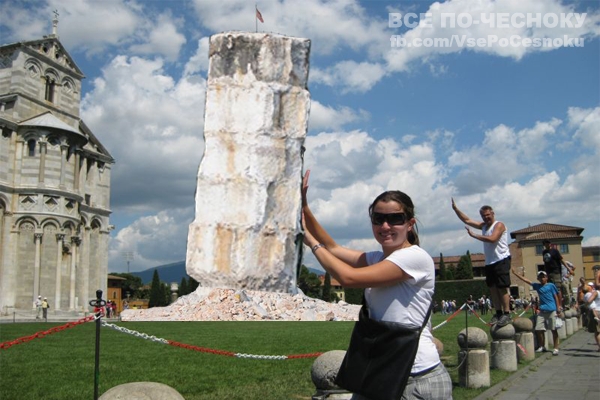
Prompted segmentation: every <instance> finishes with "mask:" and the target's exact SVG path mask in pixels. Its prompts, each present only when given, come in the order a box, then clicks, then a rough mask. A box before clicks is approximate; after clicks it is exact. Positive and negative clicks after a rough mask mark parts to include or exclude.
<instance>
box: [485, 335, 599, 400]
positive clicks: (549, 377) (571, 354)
mask: <svg viewBox="0 0 600 400" xmlns="http://www.w3.org/2000/svg"><path fill="white" fill-rule="evenodd" d="M597 349H598V347H597V346H596V342H595V341H594V337H593V335H592V334H591V333H589V332H586V331H585V330H583V329H580V330H578V331H577V332H575V333H574V334H573V335H571V336H570V337H568V338H567V339H565V340H563V341H562V342H561V344H560V354H559V355H558V356H553V355H552V353H544V355H542V356H538V357H537V358H536V359H535V360H534V361H532V362H531V363H530V364H529V365H528V366H527V367H525V368H523V369H521V370H519V371H517V372H515V373H514V374H513V375H511V376H510V377H509V378H508V379H506V380H504V381H502V382H500V383H499V384H497V385H496V386H493V387H491V388H490V389H488V390H486V391H485V392H483V393H482V394H481V395H479V396H478V397H477V398H475V399H474V400H488V399H494V400H529V399H542V400H599V399H600V353H599V352H597V351H596V350H597Z"/></svg>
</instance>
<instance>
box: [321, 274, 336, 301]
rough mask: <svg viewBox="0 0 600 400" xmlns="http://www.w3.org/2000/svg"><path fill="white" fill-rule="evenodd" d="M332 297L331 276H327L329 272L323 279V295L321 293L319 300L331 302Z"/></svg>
mask: <svg viewBox="0 0 600 400" xmlns="http://www.w3.org/2000/svg"><path fill="white" fill-rule="evenodd" d="M332 295H333V293H331V275H329V272H325V279H323V293H321V300H323V301H326V302H330V301H332V300H333V299H332ZM333 297H335V295H333Z"/></svg>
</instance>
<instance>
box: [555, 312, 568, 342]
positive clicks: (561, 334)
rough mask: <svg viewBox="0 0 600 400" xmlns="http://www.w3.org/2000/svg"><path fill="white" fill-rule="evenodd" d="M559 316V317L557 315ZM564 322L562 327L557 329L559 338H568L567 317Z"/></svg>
mask: <svg viewBox="0 0 600 400" xmlns="http://www.w3.org/2000/svg"><path fill="white" fill-rule="evenodd" d="M556 318H558V317H556ZM562 321H563V324H562V326H561V327H560V328H558V329H556V330H557V331H558V338H559V339H560V340H563V339H566V338H567V323H566V321H565V319H564V318H563V319H562Z"/></svg>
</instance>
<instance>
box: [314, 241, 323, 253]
mask: <svg viewBox="0 0 600 400" xmlns="http://www.w3.org/2000/svg"><path fill="white" fill-rule="evenodd" d="M321 247H325V245H324V244H323V243H317V244H315V245H314V246H313V247H312V249H311V250H312V252H313V253H314V252H315V251H317V250H319V248H321Z"/></svg>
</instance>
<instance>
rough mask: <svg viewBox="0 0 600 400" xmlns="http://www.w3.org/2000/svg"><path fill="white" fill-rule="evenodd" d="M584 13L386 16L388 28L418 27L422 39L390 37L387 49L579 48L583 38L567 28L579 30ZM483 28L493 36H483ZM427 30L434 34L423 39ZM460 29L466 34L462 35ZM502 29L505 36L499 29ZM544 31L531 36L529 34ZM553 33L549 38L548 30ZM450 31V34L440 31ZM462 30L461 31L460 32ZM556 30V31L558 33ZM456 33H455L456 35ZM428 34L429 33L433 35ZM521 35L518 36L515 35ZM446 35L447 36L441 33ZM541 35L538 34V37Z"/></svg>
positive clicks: (392, 14) (584, 16) (390, 14)
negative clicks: (569, 33)
mask: <svg viewBox="0 0 600 400" xmlns="http://www.w3.org/2000/svg"><path fill="white" fill-rule="evenodd" d="M586 16H587V14H586V13H481V14H478V15H474V14H471V13H440V14H432V13H422V14H417V13H405V14H402V13H389V20H388V26H389V27H390V28H402V27H405V28H408V29H414V28H417V27H419V28H422V33H423V37H411V36H410V35H391V36H390V46H391V47H399V48H402V47H439V48H451V47H467V48H474V47H480V48H483V47H494V46H499V47H548V48H556V47H583V45H584V38H582V37H578V36H577V35H576V36H575V37H573V36H570V35H568V34H565V33H568V31H569V30H570V29H574V30H578V29H579V28H581V27H583V25H584V23H585V19H586ZM487 28H489V29H491V30H493V32H494V33H488V34H484V32H485V31H486V30H487ZM427 29H432V31H433V32H435V34H434V35H433V36H431V37H429V36H427ZM464 29H468V30H469V32H467V33H463V32H464ZM503 29H506V30H507V32H506V34H503V32H502V30H503ZM536 29H539V30H540V31H544V34H543V37H535V36H534V35H532V34H531V32H532V31H534V30H536ZM554 29H556V30H557V32H556V33H557V35H556V36H554V37H551V36H550V35H548V33H549V30H554ZM444 30H453V31H454V32H449V31H447V32H444ZM461 30H462V32H461ZM558 30H560V33H562V34H559V32H558ZM457 31H458V32H459V33H457ZM433 32H432V33H433ZM515 32H519V33H523V34H519V33H515ZM445 33H447V34H445ZM540 36H542V35H540Z"/></svg>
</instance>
